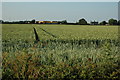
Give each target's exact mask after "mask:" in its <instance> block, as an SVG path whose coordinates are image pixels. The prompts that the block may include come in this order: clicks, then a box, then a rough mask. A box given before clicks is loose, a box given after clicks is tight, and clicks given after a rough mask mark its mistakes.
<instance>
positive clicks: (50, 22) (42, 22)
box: [36, 21, 58, 24]
mask: <svg viewBox="0 0 120 80" xmlns="http://www.w3.org/2000/svg"><path fill="white" fill-rule="evenodd" d="M36 23H37V24H58V21H36Z"/></svg>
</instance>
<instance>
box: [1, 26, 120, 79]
mask: <svg viewBox="0 0 120 80" xmlns="http://www.w3.org/2000/svg"><path fill="white" fill-rule="evenodd" d="M33 27H35V28H36V30H37V33H38V36H39V38H40V42H39V43H35V35H34V31H33ZM2 31H3V32H2V43H3V48H2V51H3V78H10V79H13V78H25V79H29V78H38V79H88V78H89V79H95V78H115V79H118V75H119V74H120V69H119V64H118V63H119V53H118V26H90V25H89V26H88V25H87V26H86V25H84V26H83V25H36V24H3V25H2Z"/></svg>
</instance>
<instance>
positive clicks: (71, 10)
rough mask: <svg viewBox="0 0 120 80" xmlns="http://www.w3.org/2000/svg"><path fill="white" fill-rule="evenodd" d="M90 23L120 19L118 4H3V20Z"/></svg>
mask: <svg viewBox="0 0 120 80" xmlns="http://www.w3.org/2000/svg"><path fill="white" fill-rule="evenodd" d="M81 18H85V19H86V20H87V21H88V22H90V21H94V20H96V21H99V22H100V21H103V20H105V21H108V19H110V18H114V19H118V2H3V3H2V19H3V20H9V21H16V20H32V19H36V20H40V21H42V20H67V21H68V22H76V21H78V20H79V19H81Z"/></svg>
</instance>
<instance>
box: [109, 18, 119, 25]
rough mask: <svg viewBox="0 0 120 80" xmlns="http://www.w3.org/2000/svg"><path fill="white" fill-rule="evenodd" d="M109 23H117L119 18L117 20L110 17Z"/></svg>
mask: <svg viewBox="0 0 120 80" xmlns="http://www.w3.org/2000/svg"><path fill="white" fill-rule="evenodd" d="M108 23H109V24H110V25H117V20H115V19H110V20H109V21H108Z"/></svg>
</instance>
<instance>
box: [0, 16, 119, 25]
mask: <svg viewBox="0 0 120 80" xmlns="http://www.w3.org/2000/svg"><path fill="white" fill-rule="evenodd" d="M0 24H38V23H36V20H35V19H33V20H31V21H26V20H25V21H12V22H10V21H3V20H0ZM58 24H73V25H91V24H93V25H120V20H118V21H117V20H116V19H109V20H108V22H106V21H102V22H95V21H94V22H91V23H88V22H87V21H86V20H85V19H84V18H82V19H80V20H79V21H78V22H76V23H68V22H67V20H63V21H58Z"/></svg>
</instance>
